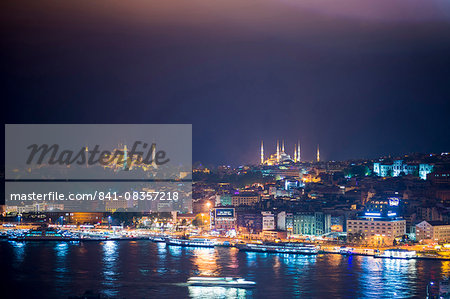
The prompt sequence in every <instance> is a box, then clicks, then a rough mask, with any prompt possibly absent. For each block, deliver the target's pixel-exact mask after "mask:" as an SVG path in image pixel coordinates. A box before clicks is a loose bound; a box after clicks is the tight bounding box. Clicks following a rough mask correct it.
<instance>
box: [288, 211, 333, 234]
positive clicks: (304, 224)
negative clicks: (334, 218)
mask: <svg viewBox="0 0 450 299" xmlns="http://www.w3.org/2000/svg"><path fill="white" fill-rule="evenodd" d="M330 232H331V215H330V214H324V213H322V212H315V213H309V212H304V213H296V214H294V216H293V234H294V235H308V236H322V235H325V234H328V233H330Z"/></svg>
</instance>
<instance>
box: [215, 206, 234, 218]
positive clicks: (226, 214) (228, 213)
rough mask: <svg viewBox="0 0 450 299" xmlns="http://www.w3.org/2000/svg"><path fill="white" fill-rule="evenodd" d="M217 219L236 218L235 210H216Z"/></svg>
mask: <svg viewBox="0 0 450 299" xmlns="http://www.w3.org/2000/svg"><path fill="white" fill-rule="evenodd" d="M215 212H216V218H234V209H231V208H223V209H215Z"/></svg>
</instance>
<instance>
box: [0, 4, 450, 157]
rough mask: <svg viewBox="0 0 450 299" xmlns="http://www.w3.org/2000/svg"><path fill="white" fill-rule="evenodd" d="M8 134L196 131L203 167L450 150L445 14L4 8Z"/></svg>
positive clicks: (274, 8) (355, 9)
mask: <svg viewBox="0 0 450 299" xmlns="http://www.w3.org/2000/svg"><path fill="white" fill-rule="evenodd" d="M0 14H1V17H2V26H1V28H2V39H1V40H2V70H3V72H2V82H3V83H4V85H5V89H4V90H5V91H6V92H5V95H4V96H3V99H5V100H6V101H7V102H8V106H5V109H4V110H5V112H4V113H5V122H6V123H192V124H193V138H194V139H193V144H194V148H193V156H194V157H193V159H194V161H203V162H205V163H214V164H219V163H228V164H234V165H236V164H239V163H246V162H257V161H258V160H259V145H260V142H261V139H263V140H264V141H265V144H266V152H269V151H274V150H275V143H276V139H277V138H278V139H283V138H284V139H285V140H286V149H287V150H289V151H293V147H294V142H296V140H297V139H300V141H301V144H302V157H303V158H304V159H308V160H310V159H313V157H314V154H315V149H316V146H317V144H320V148H321V155H322V158H323V159H327V160H328V159H330V160H331V159H335V160H340V159H347V158H352V157H355V158H356V157H375V156H380V155H384V154H388V153H392V154H397V153H404V152H429V151H433V152H441V151H449V150H450V138H449V137H450V136H449V135H450V134H449V131H450V120H449V115H450V1H447V0H440V1H430V0H427V1H419V0H404V1H398V0H389V1H388V0H380V1H373V0H372V1H365V0H340V1H333V0H279V1H274V0H272V1H269V0H241V1H237V0H227V1H225V0H214V1H211V0H176V1H170V0H168V1H152V0H127V1H123V0H121V1H118V0H101V1H72V0H70V1H56V0H55V1H39V0H33V1H7V2H2V4H1V9H0Z"/></svg>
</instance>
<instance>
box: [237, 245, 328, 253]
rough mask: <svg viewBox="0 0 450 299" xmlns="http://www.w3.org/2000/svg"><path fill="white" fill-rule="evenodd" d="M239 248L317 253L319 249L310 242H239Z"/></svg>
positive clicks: (258, 250) (256, 250) (243, 249)
mask: <svg viewBox="0 0 450 299" xmlns="http://www.w3.org/2000/svg"><path fill="white" fill-rule="evenodd" d="M237 247H238V248H239V250H242V251H253V252H270V253H290V254H317V253H319V249H318V248H317V246H315V245H312V244H301V243H283V244H251V243H250V244H239V245H237Z"/></svg>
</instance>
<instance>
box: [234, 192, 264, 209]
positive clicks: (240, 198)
mask: <svg viewBox="0 0 450 299" xmlns="http://www.w3.org/2000/svg"><path fill="white" fill-rule="evenodd" d="M257 202H259V194H257V193H240V194H234V195H233V196H232V197H231V203H232V204H233V206H235V207H238V206H252V205H255V204H256V203H257Z"/></svg>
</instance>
